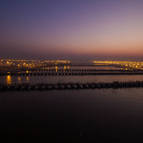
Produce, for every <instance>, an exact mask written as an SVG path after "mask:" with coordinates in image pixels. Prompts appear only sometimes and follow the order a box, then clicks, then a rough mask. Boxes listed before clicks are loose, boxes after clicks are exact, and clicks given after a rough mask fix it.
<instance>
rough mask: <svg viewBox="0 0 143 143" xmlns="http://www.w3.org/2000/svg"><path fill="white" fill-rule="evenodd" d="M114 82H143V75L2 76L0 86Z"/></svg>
mask: <svg viewBox="0 0 143 143" xmlns="http://www.w3.org/2000/svg"><path fill="white" fill-rule="evenodd" d="M114 81H143V75H102V76H101V75H97V76H91V75H90V76H88V75H87V76H18V77H17V76H10V75H8V76H6V77H4V76H1V78H0V84H4V83H6V84H7V85H10V84H15V83H30V84H36V83H69V82H74V83H75V82H78V83H87V82H89V83H92V82H114Z"/></svg>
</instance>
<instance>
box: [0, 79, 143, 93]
mask: <svg viewBox="0 0 143 143" xmlns="http://www.w3.org/2000/svg"><path fill="white" fill-rule="evenodd" d="M104 88H105V89H109V88H112V89H119V88H143V81H135V82H118V81H115V82H110V83H103V82H100V83H57V84H33V85H31V84H12V85H5V84H0V92H6V91H49V90H82V89H104Z"/></svg>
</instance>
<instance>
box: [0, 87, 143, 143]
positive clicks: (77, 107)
mask: <svg viewBox="0 0 143 143" xmlns="http://www.w3.org/2000/svg"><path fill="white" fill-rule="evenodd" d="M142 93H143V88H130V89H129V88H126V89H102V90H101V89H95V90H91V89H90V90H54V91H43V92H40V91H36V92H34V91H32V92H30V91H29V92H24V91H23V92H3V93H2V92H1V93H0V115H1V117H0V135H1V139H2V138H4V139H5V141H4V142H6V141H7V140H10V142H12V141H15V142H25V143H27V142H36V141H38V142H50V143H51V142H89V143H90V142H97V143H100V142H113V143H118V142H120V143H124V142H125V143H126V142H131V141H132V142H142V131H143V122H142V121H143V114H142V113H143V95H142Z"/></svg>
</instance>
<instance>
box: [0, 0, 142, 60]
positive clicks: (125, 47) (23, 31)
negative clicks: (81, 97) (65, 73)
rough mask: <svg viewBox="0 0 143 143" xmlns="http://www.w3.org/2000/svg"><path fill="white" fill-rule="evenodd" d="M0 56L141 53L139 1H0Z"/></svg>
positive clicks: (102, 55)
mask: <svg viewBox="0 0 143 143" xmlns="http://www.w3.org/2000/svg"><path fill="white" fill-rule="evenodd" d="M0 21H1V22H0V31H1V32H0V57H18V58H21V57H30V56H31V57H32V58H33V57H35V56H37V57H45V58H61V59H62V58H73V59H74V58H75V57H83V59H84V57H89V58H96V57H100V56H101V57H105V56H107V57H108V56H109V57H112V56H115V57H142V56H143V1H142V0H1V1H0Z"/></svg>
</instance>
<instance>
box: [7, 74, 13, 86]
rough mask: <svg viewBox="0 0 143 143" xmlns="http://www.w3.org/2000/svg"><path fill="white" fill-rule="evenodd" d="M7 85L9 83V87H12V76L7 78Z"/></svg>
mask: <svg viewBox="0 0 143 143" xmlns="http://www.w3.org/2000/svg"><path fill="white" fill-rule="evenodd" d="M6 83H7V85H11V84H12V77H11V76H10V75H7V76H6Z"/></svg>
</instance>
